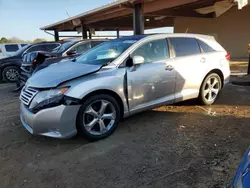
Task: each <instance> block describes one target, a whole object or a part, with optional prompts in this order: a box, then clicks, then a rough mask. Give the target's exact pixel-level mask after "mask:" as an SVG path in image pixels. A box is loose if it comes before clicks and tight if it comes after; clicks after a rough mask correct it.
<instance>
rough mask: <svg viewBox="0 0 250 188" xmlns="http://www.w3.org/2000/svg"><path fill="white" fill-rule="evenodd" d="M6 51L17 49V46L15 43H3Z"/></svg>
mask: <svg viewBox="0 0 250 188" xmlns="http://www.w3.org/2000/svg"><path fill="white" fill-rule="evenodd" d="M5 50H6V52H16V51H17V50H19V47H18V45H17V44H6V45H5Z"/></svg>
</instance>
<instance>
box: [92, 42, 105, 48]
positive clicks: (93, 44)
mask: <svg viewBox="0 0 250 188" xmlns="http://www.w3.org/2000/svg"><path fill="white" fill-rule="evenodd" d="M103 42H104V41H91V47H92V48H94V47H95V46H97V45H99V44H101V43H103Z"/></svg>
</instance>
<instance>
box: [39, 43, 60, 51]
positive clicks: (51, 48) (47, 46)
mask: <svg viewBox="0 0 250 188" xmlns="http://www.w3.org/2000/svg"><path fill="white" fill-rule="evenodd" d="M42 46H43V48H44V50H45V51H48V52H51V51H52V50H54V49H55V48H56V47H58V46H59V44H56V43H55V44H46V45H42Z"/></svg>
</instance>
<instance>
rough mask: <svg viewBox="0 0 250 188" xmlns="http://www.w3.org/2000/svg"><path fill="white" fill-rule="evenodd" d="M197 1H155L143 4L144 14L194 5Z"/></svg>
mask: <svg viewBox="0 0 250 188" xmlns="http://www.w3.org/2000/svg"><path fill="white" fill-rule="evenodd" d="M197 1H199V0H155V1H152V2H148V3H144V4H143V5H144V13H150V12H156V11H159V10H162V9H167V8H172V7H176V6H179V5H184V4H188V3H194V2H197Z"/></svg>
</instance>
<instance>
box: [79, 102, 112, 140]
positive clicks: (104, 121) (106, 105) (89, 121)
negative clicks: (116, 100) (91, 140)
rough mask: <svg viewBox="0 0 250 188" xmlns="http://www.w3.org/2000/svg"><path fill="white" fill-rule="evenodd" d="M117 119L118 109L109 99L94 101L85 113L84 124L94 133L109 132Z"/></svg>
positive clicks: (86, 128)
mask: <svg viewBox="0 0 250 188" xmlns="http://www.w3.org/2000/svg"><path fill="white" fill-rule="evenodd" d="M115 120H116V110H115V107H114V106H113V104H112V103H111V102H109V101H107V100H97V101H94V102H92V103H91V104H90V105H89V106H88V107H87V108H86V110H85V112H84V113H83V125H84V127H85V130H86V131H87V132H89V133H90V134H92V135H97V136H100V135H103V134H105V133H107V132H108V131H109V130H110V129H111V128H112V127H113V126H114V123H115Z"/></svg>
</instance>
